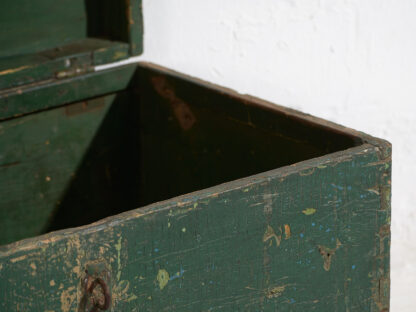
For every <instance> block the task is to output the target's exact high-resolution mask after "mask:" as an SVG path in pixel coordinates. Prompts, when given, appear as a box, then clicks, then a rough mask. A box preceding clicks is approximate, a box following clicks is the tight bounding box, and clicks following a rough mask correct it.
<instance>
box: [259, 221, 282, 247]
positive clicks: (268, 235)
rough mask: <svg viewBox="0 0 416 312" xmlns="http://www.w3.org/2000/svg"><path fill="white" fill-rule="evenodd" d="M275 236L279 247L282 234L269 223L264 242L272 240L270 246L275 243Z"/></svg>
mask: <svg viewBox="0 0 416 312" xmlns="http://www.w3.org/2000/svg"><path fill="white" fill-rule="evenodd" d="M273 238H274V239H275V241H276V247H279V246H280V242H281V240H282V236H277V235H276V233H275V231H274V229H273V228H272V227H271V226H270V225H268V226H267V228H266V232H264V235H263V242H264V243H266V242H267V241H269V240H270V243H269V247H270V246H272V244H273Z"/></svg>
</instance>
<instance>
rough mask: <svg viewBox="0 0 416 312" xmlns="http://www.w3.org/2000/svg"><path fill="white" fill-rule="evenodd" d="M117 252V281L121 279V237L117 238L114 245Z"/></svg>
mask: <svg viewBox="0 0 416 312" xmlns="http://www.w3.org/2000/svg"><path fill="white" fill-rule="evenodd" d="M114 247H115V248H116V251H117V280H118V281H119V280H120V277H121V259H120V258H121V236H120V237H119V239H118V241H117V244H115V245H114Z"/></svg>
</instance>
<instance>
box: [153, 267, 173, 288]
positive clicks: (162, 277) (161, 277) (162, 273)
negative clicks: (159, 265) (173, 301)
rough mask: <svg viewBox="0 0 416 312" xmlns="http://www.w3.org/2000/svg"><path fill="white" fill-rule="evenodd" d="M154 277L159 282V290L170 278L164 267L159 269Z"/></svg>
mask: <svg viewBox="0 0 416 312" xmlns="http://www.w3.org/2000/svg"><path fill="white" fill-rule="evenodd" d="M156 279H157V282H158V284H159V288H160V290H163V288H165V287H166V285H167V284H168V282H169V279H170V277H169V273H168V271H166V270H165V269H160V270H159V272H158V273H157V277H156Z"/></svg>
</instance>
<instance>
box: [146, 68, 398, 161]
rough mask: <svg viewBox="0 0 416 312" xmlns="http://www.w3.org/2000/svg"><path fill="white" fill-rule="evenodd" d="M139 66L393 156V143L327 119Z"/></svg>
mask: <svg viewBox="0 0 416 312" xmlns="http://www.w3.org/2000/svg"><path fill="white" fill-rule="evenodd" d="M138 65H139V66H140V67H145V68H149V69H151V70H154V71H159V72H161V73H163V74H168V75H172V76H175V77H176V78H180V79H183V80H187V81H189V82H191V83H194V84H197V85H200V86H202V87H205V88H209V89H213V90H216V91H217V92H219V93H222V94H223V95H224V96H228V97H232V98H236V99H238V101H240V102H242V103H243V104H245V105H248V106H249V105H251V106H260V107H262V108H263V109H268V110H270V111H272V112H279V113H280V114H284V115H286V116H288V117H291V118H294V119H296V120H297V121H299V122H302V123H304V122H309V123H313V124H315V125H318V126H320V127H322V128H324V129H327V130H331V131H333V132H337V133H341V134H344V135H348V136H351V137H354V138H356V139H357V140H361V141H362V143H369V144H372V145H374V146H377V147H379V148H380V150H382V151H383V155H384V156H383V157H384V158H387V157H389V155H390V154H391V143H390V142H388V141H386V140H383V139H380V138H376V137H373V136H371V135H368V134H366V133H364V132H361V131H357V130H354V129H352V128H348V127H345V126H342V125H340V124H337V123H334V122H331V121H328V120H325V119H322V118H319V117H315V116H312V115H310V114H306V113H303V112H300V111H298V110H295V109H291V108H288V107H284V106H281V105H279V104H275V103H271V102H269V101H266V100H263V99H260V98H258V97H255V96H251V95H248V94H241V93H238V92H237V91H235V90H233V89H230V88H226V87H222V86H219V85H217V84H213V83H210V82H207V81H204V80H202V79H199V78H195V77H192V76H190V75H185V74H182V73H180V72H177V71H175V70H172V69H168V68H165V67H163V66H160V65H156V64H153V63H149V62H138ZM360 143H361V142H360ZM357 145H358V144H357Z"/></svg>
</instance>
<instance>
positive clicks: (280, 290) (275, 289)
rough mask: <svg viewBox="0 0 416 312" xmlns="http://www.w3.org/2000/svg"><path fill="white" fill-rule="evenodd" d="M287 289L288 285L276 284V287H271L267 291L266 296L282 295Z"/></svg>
mask: <svg viewBox="0 0 416 312" xmlns="http://www.w3.org/2000/svg"><path fill="white" fill-rule="evenodd" d="M285 289H286V285H284V286H276V287H273V288H270V289H268V290H267V292H266V297H267V298H268V299H272V298H277V297H280V296H281V295H282V294H283V292H284V291H285Z"/></svg>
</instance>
